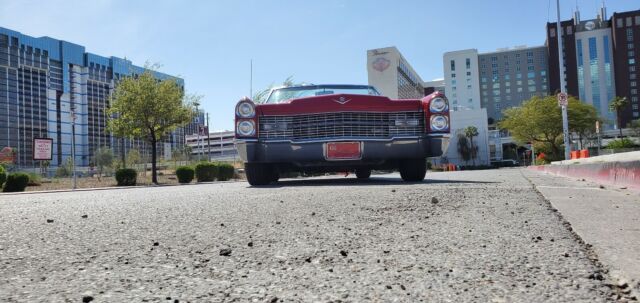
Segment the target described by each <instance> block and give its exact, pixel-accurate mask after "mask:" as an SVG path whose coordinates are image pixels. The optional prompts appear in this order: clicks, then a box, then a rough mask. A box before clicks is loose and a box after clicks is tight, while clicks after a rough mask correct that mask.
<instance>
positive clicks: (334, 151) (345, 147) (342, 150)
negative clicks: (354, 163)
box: [325, 142, 362, 160]
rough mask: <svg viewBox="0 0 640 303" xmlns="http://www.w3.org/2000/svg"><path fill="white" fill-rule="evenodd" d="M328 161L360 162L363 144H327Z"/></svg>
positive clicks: (326, 154)
mask: <svg viewBox="0 0 640 303" xmlns="http://www.w3.org/2000/svg"><path fill="white" fill-rule="evenodd" d="M325 157H326V158H327V160H360V159H361V158H362V144H361V143H360V142H329V143H327V144H325Z"/></svg>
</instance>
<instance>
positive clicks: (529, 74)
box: [527, 66, 536, 79]
mask: <svg viewBox="0 0 640 303" xmlns="http://www.w3.org/2000/svg"><path fill="white" fill-rule="evenodd" d="M531 67H533V66H531ZM535 77H536V73H535V72H528V73H527V78H529V79H532V78H535Z"/></svg>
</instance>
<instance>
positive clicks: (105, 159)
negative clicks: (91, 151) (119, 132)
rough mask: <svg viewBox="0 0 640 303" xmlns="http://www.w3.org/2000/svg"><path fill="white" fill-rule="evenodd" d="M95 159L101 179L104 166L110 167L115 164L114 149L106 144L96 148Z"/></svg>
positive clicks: (99, 178)
mask: <svg viewBox="0 0 640 303" xmlns="http://www.w3.org/2000/svg"><path fill="white" fill-rule="evenodd" d="M95 161H96V167H97V168H98V180H101V177H102V173H103V172H104V168H105V167H110V166H111V165H112V164H113V151H111V149H110V148H108V147H106V146H103V147H100V148H98V149H96V152H95Z"/></svg>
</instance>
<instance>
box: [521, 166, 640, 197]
mask: <svg viewBox="0 0 640 303" xmlns="http://www.w3.org/2000/svg"><path fill="white" fill-rule="evenodd" d="M529 169H532V170H536V171H541V172H546V173H551V174H554V175H558V176H565V177H574V178H584V179H586V180H589V181H594V182H598V183H602V184H608V185H613V186H618V187H627V188H629V189H633V190H637V191H640V160H637V161H628V162H603V163H587V164H569V165H565V164H556V165H539V166H530V167H529Z"/></svg>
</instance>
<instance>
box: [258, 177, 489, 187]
mask: <svg viewBox="0 0 640 303" xmlns="http://www.w3.org/2000/svg"><path fill="white" fill-rule="evenodd" d="M490 183H499V182H488V181H466V180H438V179H425V180H424V181H422V182H404V181H402V179H400V177H371V178H370V179H367V180H359V179H356V178H353V177H347V178H341V177H335V178H309V179H304V178H301V179H285V180H280V181H278V182H277V183H275V184H271V185H265V186H254V187H253V188H279V187H296V186H372V185H374V186H379V185H413V184H490Z"/></svg>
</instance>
